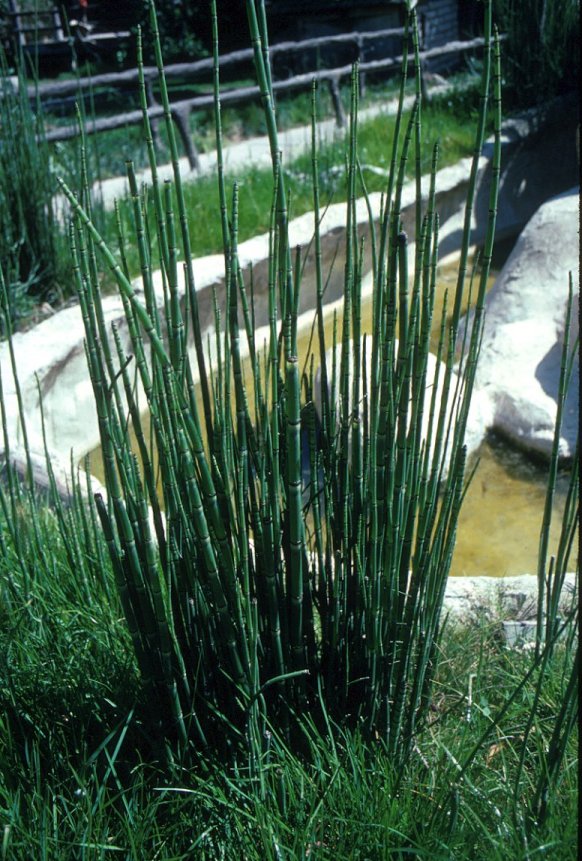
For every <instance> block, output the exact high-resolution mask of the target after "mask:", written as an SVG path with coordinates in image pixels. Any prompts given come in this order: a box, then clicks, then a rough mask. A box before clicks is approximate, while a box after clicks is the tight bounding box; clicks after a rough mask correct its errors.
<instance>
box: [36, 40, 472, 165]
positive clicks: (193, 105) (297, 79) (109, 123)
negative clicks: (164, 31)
mask: <svg viewBox="0 0 582 861" xmlns="http://www.w3.org/2000/svg"><path fill="white" fill-rule="evenodd" d="M402 33H403V30H402V29H391V30H382V31H376V32H371V33H348V34H343V35H338V36H331V37H326V38H317V39H306V40H304V41H302V42H286V43H285V42H282V43H279V44H278V45H273V46H271V48H270V52H271V55H273V54H276V53H278V52H284V51H289V50H303V49H305V48H309V47H318V46H320V45H323V44H330V43H333V42H349V41H352V42H354V41H355V42H356V43H357V44H359V45H360V52H361V45H363V42H364V41H367V40H368V39H372V38H380V37H381V36H384V37H386V36H388V35H390V36H392V35H394V36H396V35H402ZM483 44H484V40H483V38H481V37H478V38H475V39H470V40H466V41H454V42H448V43H447V44H446V45H441V46H439V47H435V48H430V49H428V50H425V51H421V52H420V59H421V62H423V61H426V60H430V59H433V58H436V57H443V56H445V55H447V54H456V53H461V52H465V51H471V50H476V49H479V48H482V47H483ZM252 53H253V52H252V49H244V50H241V51H234V52H232V53H231V54H226V55H223V56H222V57H221V58H220V65H221V67H223V66H224V65H227V64H232V63H237V62H242V61H245V60H249V59H251V58H252ZM411 61H412V58H411V57H409V62H411ZM401 63H402V55H399V56H396V57H387V58H385V59H383V60H371V61H369V62H360V65H359V69H360V74H361V75H365V74H366V73H369V72H383V71H387V70H389V69H392V68H395V67H399V66H400V65H401ZM211 69H212V60H211V59H205V60H198V61H197V62H194V63H176V64H174V65H170V66H168V67H167V68H166V70H165V73H166V75H167V76H168V77H178V76H179V77H186V76H187V77H194V76H195V75H198V74H201V73H203V72H206V71H210V70H211ZM351 72H352V65H351V64H349V65H345V66H338V67H336V68H333V69H324V70H319V71H316V72H307V73H303V74H300V75H294V76H292V77H290V78H286V79H284V80H279V81H273V90H274V91H275V92H276V93H289V92H293V91H296V90H302V89H307V88H309V87H310V86H311V84H312V82H313V81H314V80H315V81H322V82H326V83H327V85H328V87H329V90H330V94H331V98H332V101H333V106H334V111H335V116H336V122H337V125H338V126H339V127H342V126H344V125H345V122H346V117H345V111H344V107H343V105H342V100H341V98H340V91H339V85H340V81H341V80H342V78H346V77H348V76H349V75H350V74H351ZM145 73H146V87H147V93H148V102H149V107H148V116H149V118H150V120H152V121H153V123H154V125H155V123H156V121H157V120H159V119H160V118H161V117H162V116H163V108H162V106H161V105H159V104H157V102H156V100H155V95H154V90H153V84H154V82H155V80H156V78H157V69H155V68H152V67H147V68H146V70H145ZM134 83H137V71H136V70H129V71H126V72H119V73H112V74H107V75H99V76H96V77H94V78H93V79H85V80H81V81H66V82H65V81H63V82H55V83H47V84H42V85H39V86H38V88H32V89H31V93H30V95H33V94H34V95H36V96H37V97H38V96H40V97H41V99H46V98H49V97H58V96H65V95H68V94H69V93H75V92H78V91H79V89H81V90H83V89H87V88H89V87H93V88H95V86H101V87H102V86H112V85H113V86H115V85H117V86H119V85H120V84H134ZM259 97H260V92H259V88H258V87H256V86H250V87H239V88H235V89H226V90H223V91H221V94H220V101H221V104H240V103H244V102H248V101H252V100H254V99H257V98H259ZM213 104H214V96H213V94H207V95H200V96H194V97H192V98H188V99H179V100H177V101H175V102H172V104H171V106H170V110H171V116H172V119H173V121H174V122H175V124H176V127H177V129H178V132H179V134H180V137H181V140H182V142H183V145H184V150H185V152H186V156H187V158H188V162H189V164H190V167H191V169H192V170H198V169H199V167H200V162H199V157H198V151H197V149H196V146H195V144H194V141H193V139H192V135H191V133H190V127H189V115H190V112H191V111H192V110H197V109H198V110H201V109H208V108H212V106H213ZM142 119H143V115H142V112H141V110H133V111H127V112H125V113H120V114H116V115H115V116H111V117H104V118H102V119H93V120H91V121H88V122H87V123H86V126H85V129H84V132H85V134H95V133H97V132H102V131H110V130H112V129H116V128H122V127H125V126H128V125H137V124H139V123H140V122H141V121H142ZM79 133H80V131H79V127H78V125H76V124H75V125H68V126H61V127H59V128H54V129H49V130H47V131H46V139H47V140H48V141H64V140H70V139H72V138H75V137H77V136H78V135H79Z"/></svg>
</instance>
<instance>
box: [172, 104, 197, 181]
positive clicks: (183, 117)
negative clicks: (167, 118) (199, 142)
mask: <svg viewBox="0 0 582 861" xmlns="http://www.w3.org/2000/svg"><path fill="white" fill-rule="evenodd" d="M172 118H173V120H174V122H175V123H176V125H177V127H178V131H179V132H180V137H181V138H182V143H183V144H184V149H185V150H186V156H187V157H188V163H189V165H190V169H191V170H198V171H199V170H200V158H199V156H198V150H197V149H196V145H195V143H194V140H193V138H192V135H191V134H190V124H189V122H188V120H189V118H190V109H189V108H188V107H182V108H179V109H177V110H172Z"/></svg>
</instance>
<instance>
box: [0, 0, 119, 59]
mask: <svg viewBox="0 0 582 861" xmlns="http://www.w3.org/2000/svg"><path fill="white" fill-rule="evenodd" d="M6 5H7V10H6V12H5V21H4V33H5V37H6V38H7V39H8V41H9V42H10V43H11V44H12V46H13V48H15V49H17V50H18V51H20V52H22V53H23V54H24V55H32V56H34V57H36V58H39V59H49V60H50V58H51V57H54V58H57V57H60V58H65V59H68V60H72V59H73V58H74V52H76V53H80V54H82V53H83V52H84V51H86V50H89V51H94V52H95V51H96V52H98V51H100V50H101V49H105V50H115V48H116V47H117V46H118V45H119V44H120V43H121V42H123V41H124V40H126V39H128V38H129V36H130V32H129V30H122V31H110V30H106V29H103V30H101V29H100V27H99V19H98V13H99V4H95V3H91V4H87V5H86V6H85V8H82V6H81V5H80V4H78V13H82V14H78V15H77V18H75V17H74V13H71V12H69V11H68V10H67V8H66V7H64V6H63V5H62V4H61V5H55V4H51V3H49V2H47V3H44V4H43V3H39V2H35V3H34V4H33V5H32V8H27V7H28V6H29V5H30V4H26V6H25V4H24V3H23V2H22V0H7V3H6ZM69 8H70V7H69Z"/></svg>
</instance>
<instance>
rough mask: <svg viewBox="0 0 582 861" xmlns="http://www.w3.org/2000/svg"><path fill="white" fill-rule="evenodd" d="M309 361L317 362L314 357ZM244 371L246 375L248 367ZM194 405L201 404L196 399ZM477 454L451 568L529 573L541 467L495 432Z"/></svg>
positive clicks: (447, 278)
mask: <svg viewBox="0 0 582 861" xmlns="http://www.w3.org/2000/svg"><path fill="white" fill-rule="evenodd" d="M456 273H457V266H456V264H451V265H450V266H446V267H442V268H441V269H440V271H439V284H438V291H437V296H436V302H435V304H436V308H435V321H436V322H435V325H434V330H433V336H432V340H433V344H432V348H433V349H435V348H436V342H437V341H438V326H439V324H440V309H441V307H442V302H443V296H444V292H445V288H448V289H449V290H452V289H453V288H454V284H455V282H456ZM496 274H497V273H492V275H491V277H490V283H489V286H491V285H492V283H493V282H494V280H495V277H496ZM337 316H338V333H341V322H342V313H341V310H339V311H338V315H337ZM371 317H372V302H371V297H368V298H367V299H364V300H363V301H362V334H364V333H366V332H367V333H369V332H370V331H371ZM325 329H326V343H327V345H328V346H329V345H331V343H332V335H333V313H328V314H327V317H326V325H325ZM310 340H311V331H310V329H309V328H305V329H304V330H303V331H302V332H300V333H299V334H298V342H297V347H298V354H299V360H300V367H303V364H304V362H305V360H306V359H307V358H308V350H309V349H310ZM314 343H315V341H314ZM312 349H313V347H312ZM246 364H247V367H248V369H249V371H250V365H249V364H248V362H247V363H246ZM315 364H316V366H317V364H318V361H317V360H316V363H315ZM247 376H248V377H250V372H249V374H248V375H247ZM248 395H249V399H250V402H251V403H252V390H249V391H248ZM200 400H201V399H200ZM199 408H200V410H201V403H200V407H199ZM144 430H145V431H146V438H147V436H148V431H149V421H148V419H147V416H145V417H144ZM134 449H137V446H134ZM478 456H479V465H478V467H477V471H476V473H475V476H474V478H473V481H472V483H471V485H470V487H469V489H468V492H467V494H466V497H465V501H464V504H463V509H462V512H461V515H460V520H459V525H458V532H457V542H456V548H455V553H454V557H453V563H452V570H451V573H452V574H453V575H465V576H475V575H482V574H485V575H489V576H500V577H501V576H508V575H513V574H525V573H532V574H533V573H535V571H536V566H537V553H538V542H539V531H540V526H541V520H542V514H543V508H544V498H545V482H546V472H545V470H544V469H543V468H541V467H539V466H537V465H534V464H531V463H530V462H529V461H528V459H527V458H526V457H525V455H522V454H521V453H518V452H514V451H512V450H511V449H510V448H509V447H508V446H507V445H505V444H504V443H503V442H501V441H499V440H496V439H495V438H489V439H487V440H486V441H485V442H484V443H483V445H482V446H481V449H480V451H479V454H478ZM91 471H92V472H93V473H94V474H95V475H96V476H97V478H99V479H101V480H102V481H103V480H104V476H103V467H102V458H101V450H100V448H97V449H95V450H94V451H93V452H91ZM566 484H567V479H566V477H562V479H561V481H560V483H559V488H558V492H557V493H556V498H555V505H554V523H553V527H552V530H551V541H550V552H552V549H551V548H554V547H556V546H557V540H558V536H559V522H560V515H561V511H562V508H563V503H564V498H565V490H566Z"/></svg>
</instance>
